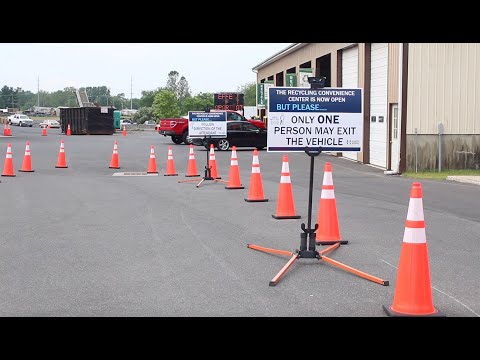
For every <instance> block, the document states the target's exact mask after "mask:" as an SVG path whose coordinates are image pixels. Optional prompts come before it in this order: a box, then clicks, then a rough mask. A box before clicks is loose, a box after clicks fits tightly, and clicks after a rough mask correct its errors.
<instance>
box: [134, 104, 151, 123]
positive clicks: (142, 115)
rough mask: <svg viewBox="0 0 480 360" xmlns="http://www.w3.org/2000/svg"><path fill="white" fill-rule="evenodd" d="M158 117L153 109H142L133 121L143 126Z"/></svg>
mask: <svg viewBox="0 0 480 360" xmlns="http://www.w3.org/2000/svg"><path fill="white" fill-rule="evenodd" d="M155 118H156V116H155V115H154V114H153V109H152V108H151V107H141V108H140V109H138V111H137V112H136V113H135V114H134V115H133V117H132V119H133V121H134V122H136V123H137V124H143V123H144V122H145V121H147V120H154V121H155Z"/></svg>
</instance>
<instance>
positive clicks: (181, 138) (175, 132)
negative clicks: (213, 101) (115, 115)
mask: <svg viewBox="0 0 480 360" xmlns="http://www.w3.org/2000/svg"><path fill="white" fill-rule="evenodd" d="M210 111H212V112H214V111H220V110H210ZM223 111H226V112H227V121H228V120H239V121H248V122H250V123H252V124H253V125H255V126H258V127H259V128H261V129H265V123H264V122H263V121H262V120H255V119H247V118H245V117H244V116H243V115H242V114H240V113H238V112H236V111H233V110H223ZM157 131H158V133H159V134H160V135H163V136H170V137H171V138H172V141H173V142H174V143H175V144H181V143H182V142H183V143H184V144H189V142H188V140H187V136H188V117H187V116H186V117H182V118H175V119H160V121H159V122H158V127H157Z"/></svg>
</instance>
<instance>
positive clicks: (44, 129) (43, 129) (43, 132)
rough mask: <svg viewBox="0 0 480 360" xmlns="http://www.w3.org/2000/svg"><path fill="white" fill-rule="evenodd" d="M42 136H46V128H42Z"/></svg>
mask: <svg viewBox="0 0 480 360" xmlns="http://www.w3.org/2000/svg"><path fill="white" fill-rule="evenodd" d="M42 136H47V127H46V126H45V127H43V128H42Z"/></svg>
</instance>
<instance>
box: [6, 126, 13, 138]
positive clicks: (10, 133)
mask: <svg viewBox="0 0 480 360" xmlns="http://www.w3.org/2000/svg"><path fill="white" fill-rule="evenodd" d="M7 136H12V129H11V128H10V125H9V124H7Z"/></svg>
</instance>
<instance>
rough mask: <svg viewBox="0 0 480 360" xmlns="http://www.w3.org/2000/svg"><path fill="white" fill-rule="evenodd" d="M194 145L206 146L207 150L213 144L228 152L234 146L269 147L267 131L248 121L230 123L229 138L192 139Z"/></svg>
mask: <svg viewBox="0 0 480 360" xmlns="http://www.w3.org/2000/svg"><path fill="white" fill-rule="evenodd" d="M190 139H191V142H192V144H194V145H198V146H204V147H205V148H206V149H207V150H208V149H209V148H210V144H213V146H215V147H216V148H217V149H218V150H220V151H226V150H228V149H229V148H230V147H232V146H236V147H255V148H257V149H258V150H262V149H263V148H265V147H266V146H267V130H266V129H261V128H259V127H258V126H255V125H253V124H251V123H249V122H247V121H244V120H240V121H228V122H227V136H226V137H223V138H205V137H192V138H190Z"/></svg>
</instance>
